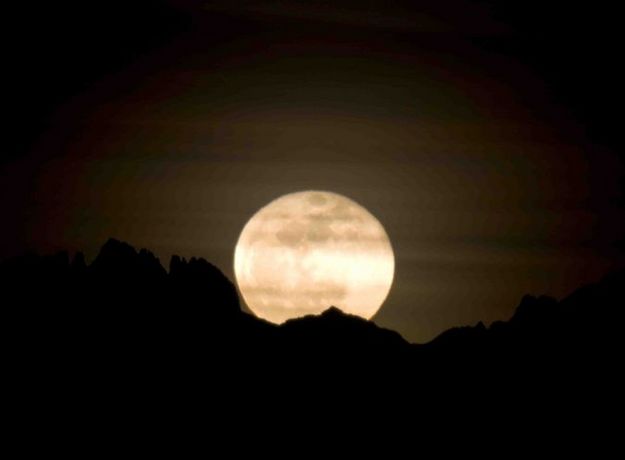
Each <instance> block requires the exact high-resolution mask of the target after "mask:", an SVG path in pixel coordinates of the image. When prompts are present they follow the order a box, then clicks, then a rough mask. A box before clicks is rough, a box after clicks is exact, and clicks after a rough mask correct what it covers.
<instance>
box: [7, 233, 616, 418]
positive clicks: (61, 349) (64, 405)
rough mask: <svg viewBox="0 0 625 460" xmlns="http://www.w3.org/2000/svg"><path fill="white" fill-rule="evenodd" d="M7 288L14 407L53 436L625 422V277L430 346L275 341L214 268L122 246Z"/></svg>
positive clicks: (368, 338)
mask: <svg viewBox="0 0 625 460" xmlns="http://www.w3.org/2000/svg"><path fill="white" fill-rule="evenodd" d="M0 280H2V292H3V294H4V296H3V300H2V312H3V330H4V331H5V332H4V336H5V351H6V353H5V364H4V369H5V373H4V374H5V381H6V382H8V384H9V385H8V386H9V387H10V388H11V390H10V391H9V392H7V393H6V394H8V395H10V398H9V399H10V401H9V402H11V403H17V405H18V407H19V408H20V409H19V410H18V414H19V416H18V417H26V418H27V419H29V417H34V419H35V420H39V419H40V420H41V423H43V424H44V425H46V424H47V425H49V426H56V424H58V423H62V422H61V421H62V420H64V419H65V418H66V417H70V418H72V419H73V420H74V421H84V422H85V423H87V424H88V423H91V422H89V421H90V420H91V421H93V420H94V419H96V420H97V421H98V423H108V422H109V421H111V420H114V423H117V424H124V423H126V422H128V420H129V419H130V420H134V417H140V420H142V422H141V423H140V425H141V426H142V427H143V426H145V423H146V420H148V421H149V420H152V421H154V420H161V417H163V416H165V414H167V415H166V418H167V419H168V420H169V422H171V420H172V417H173V418H176V417H181V418H182V419H183V420H185V421H188V420H190V419H194V417H200V418H202V417H208V416H209V414H212V417H215V416H216V414H221V415H222V416H223V417H226V418H228V417H233V418H237V417H244V415H243V414H246V415H245V417H252V419H250V421H249V423H252V422H251V420H256V422H255V423H261V424H262V422H260V421H259V420H260V419H262V418H263V417H264V416H266V415H267V414H268V413H269V412H272V413H273V412H275V411H280V410H284V411H287V413H290V414H291V416H293V414H294V413H297V414H298V415H299V416H304V417H306V418H309V417H313V415H312V414H316V416H324V417H325V415H324V412H323V411H330V412H331V413H332V414H333V415H332V416H331V418H334V417H336V416H337V414H340V413H343V415H346V414H349V416H350V417H353V418H360V417H363V418H364V419H365V420H366V419H368V418H367V414H368V416H371V414H380V413H386V414H389V413H393V414H397V413H404V416H408V417H417V418H419V417H421V416H424V417H425V415H423V414H425V413H430V414H432V413H437V412H438V413H439V414H440V413H443V414H444V413H447V411H449V410H450V407H453V408H455V409H454V410H455V411H458V408H459V407H465V406H466V405H467V404H469V405H472V406H473V410H475V407H476V406H479V408H480V409H479V410H480V411H483V412H487V413H490V414H491V415H492V414H494V413H496V414H498V415H497V417H500V418H501V420H505V419H508V418H511V417H515V415H513V414H517V413H524V414H525V416H527V415H528V413H532V411H539V412H540V413H541V414H543V413H544V412H545V411H546V412H551V413H552V414H556V415H557V416H558V417H559V418H560V419H561V420H563V419H566V418H567V417H568V416H569V415H571V416H574V415H575V414H577V417H578V418H576V420H577V419H579V414H580V413H582V412H583V413H584V414H588V413H591V414H595V416H596V415H597V414H599V413H601V412H602V411H605V410H614V411H616V410H617V407H620V402H621V398H620V394H621V392H622V389H621V388H620V383H619V382H621V378H620V373H621V367H622V361H623V360H622V353H621V351H620V350H621V347H622V344H621V343H622V341H623V334H622V332H621V324H622V322H621V318H622V309H623V305H625V302H624V295H623V292H624V291H625V289H624V286H625V284H624V283H625V273H624V272H615V273H612V274H611V275H609V276H607V277H606V278H604V279H603V280H601V281H599V282H598V283H596V284H593V285H589V286H585V287H582V288H580V289H579V290H577V291H576V292H574V293H573V294H571V295H570V296H569V297H567V298H565V299H563V300H561V301H557V300H555V299H552V298H549V297H539V298H535V297H531V296H526V297H525V298H523V299H522V301H521V303H520V305H519V306H518V308H517V310H516V313H515V314H514V316H513V317H512V318H511V319H510V320H508V321H502V322H497V323H494V324H492V325H490V326H489V327H485V326H484V325H483V324H481V323H480V324H477V325H475V326H468V327H464V328H456V329H451V330H448V331H446V332H444V333H443V334H441V335H440V336H439V337H437V338H436V339H434V340H433V341H431V342H430V343H427V344H410V343H408V342H406V341H405V340H404V339H403V338H402V337H401V336H400V335H399V334H397V333H396V332H393V331H390V330H386V329H382V328H379V327H377V326H376V325H375V324H374V323H372V322H369V321H365V320H363V319H361V318H358V317H354V316H350V315H346V314H344V313H342V312H341V311H340V310H338V309H335V308H329V309H328V310H327V311H325V312H324V313H323V314H321V315H319V316H315V317H312V316H311V317H305V318H301V319H297V320H291V321H288V322H287V323H285V324H283V325H282V326H275V325H273V324H270V323H267V322H265V321H262V320H259V319H257V318H255V317H253V316H251V315H249V314H247V313H245V312H243V311H242V310H241V308H240V305H239V299H238V296H237V291H236V288H235V287H234V285H233V284H232V282H231V281H230V280H228V279H227V278H226V277H225V276H224V275H223V274H222V273H221V272H220V271H219V270H218V269H217V268H216V267H214V266H213V265H211V264H210V263H208V262H206V261H205V260H202V259H191V260H185V259H181V258H179V257H176V256H174V257H173V258H172V259H171V262H170V265H169V271H167V270H165V269H164V268H163V267H162V266H161V264H160V262H159V260H158V259H157V258H155V257H154V255H153V254H151V253H150V252H149V251H147V250H144V249H142V250H140V251H138V252H137V251H136V250H135V249H134V248H132V247H131V246H129V245H128V244H126V243H123V242H119V241H116V240H113V239H111V240H109V241H108V242H107V243H106V244H105V245H104V246H103V247H102V249H101V251H100V253H99V255H98V256H97V257H96V258H95V260H94V261H93V262H92V263H91V264H90V265H86V264H85V261H84V258H83V257H82V255H81V254H77V255H76V256H75V257H73V258H72V259H71V260H70V258H69V256H68V254H66V253H61V254H57V255H54V256H45V257H40V256H24V257H20V258H17V259H12V260H9V261H6V262H4V263H3V264H2V266H1V268H0ZM33 414H36V415H33ZM133 414H134V415H133ZM172 414H177V415H175V416H174V415H172ZM181 414H184V415H181ZM191 414H194V415H191ZM355 414H361V415H358V416H356V415H355ZM565 414H569V415H565ZM326 415H327V414H326ZM493 416H494V415H493ZM254 417H257V418H256V419H254ZM380 417H382V418H380ZM383 417H384V416H378V417H377V418H376V420H377V421H378V422H380V423H381V424H382V425H384V423H382V422H381V421H382V420H384V418H383ZM541 417H543V415H541ZM541 417H538V419H535V420H534V421H533V422H532V423H541V420H539V419H540V418H541ZM585 417H587V415H584V418H585ZM29 420H30V419H29ZM222 420H225V419H222ZM585 420H587V421H588V420H591V419H589V418H585ZM30 421H32V420H30ZM542 422H544V420H543V421H542ZM81 423H82V422H81ZM137 423H139V422H137ZM79 425H80V423H79Z"/></svg>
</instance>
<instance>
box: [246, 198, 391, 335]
mask: <svg viewBox="0 0 625 460" xmlns="http://www.w3.org/2000/svg"><path fill="white" fill-rule="evenodd" d="M234 272H235V277H236V281H237V284H238V287H239V291H240V292H241V295H242V297H243V299H244V300H245V303H246V304H247V306H248V307H249V308H250V309H251V310H252V312H254V314H256V316H258V317H260V318H264V319H266V320H268V321H271V322H273V323H277V324H280V323H283V322H284V321H286V320H288V319H291V318H297V317H300V316H305V315H310V314H313V315H316V314H319V313H321V312H323V311H324V310H326V309H327V308H329V307H330V306H335V307H337V308H339V309H340V310H342V311H344V312H345V313H349V314H353V315H358V316H361V317H363V318H366V319H370V318H371V317H372V316H373V315H374V314H375V313H376V312H377V311H378V310H379V308H380V306H381V305H382V303H383V302H384V300H385V299H386V297H387V295H388V293H389V291H390V288H391V285H392V283H393V276H394V272H395V257H394V254H393V248H392V247H391V243H390V240H389V238H388V235H387V234H386V231H385V230H384V227H383V226H382V224H381V223H380V222H379V221H378V219H376V218H375V217H374V216H373V215H372V214H371V213H370V212H369V211H367V210H366V209H365V208H364V207H362V206H361V205H359V204H358V203H356V202H355V201H353V200H351V199H349V198H347V197H345V196H343V195H339V194H337V193H332V192H326V191H316V190H312V191H302V192H295V193H289V194H288V195H283V196H281V197H279V198H277V199H275V200H274V201H272V202H270V203H269V204H267V205H266V206H264V207H263V208H261V209H260V210H259V211H258V212H256V214H254V215H253V216H252V217H251V218H250V220H249V221H248V222H247V224H246V225H245V227H244V228H243V230H242V231H241V235H240V236H239V240H238V242H237V245H236V248H235V252H234Z"/></svg>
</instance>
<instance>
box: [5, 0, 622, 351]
mask: <svg viewBox="0 0 625 460" xmlns="http://www.w3.org/2000/svg"><path fill="white" fill-rule="evenodd" d="M59 3H60V5H59ZM63 3H64V2H56V3H55V4H54V5H48V6H43V7H39V6H35V7H33V6H30V7H28V8H27V7H19V6H15V7H9V8H8V9H7V10H6V12H5V17H6V18H7V19H8V20H9V22H10V23H11V25H10V26H9V27H8V29H7V30H5V32H4V33H3V34H4V37H3V44H4V48H5V52H4V53H3V64H4V65H3V67H4V69H5V70H4V73H5V74H6V75H5V76H7V77H8V83H6V84H5V86H4V92H5V93H6V94H5V100H4V111H5V116H8V119H9V121H8V122H5V127H4V130H5V134H4V138H5V140H4V144H5V146H4V148H3V150H4V152H5V153H4V155H3V157H2V162H1V163H0V191H1V194H2V195H1V196H2V199H1V201H0V215H1V216H2V221H3V224H2V226H1V239H0V257H1V258H6V257H9V256H12V255H16V254H20V253H23V252H25V251H36V252H38V253H49V252H53V251H57V250H60V249H68V250H70V251H76V250H82V251H84V252H85V254H86V256H87V259H90V258H93V257H94V256H95V254H96V253H97V250H98V248H99V246H101V245H102V244H103V243H104V242H105V241H106V239H107V238H108V237H115V238H118V239H121V240H124V241H127V242H129V243H131V244H133V245H134V246H136V247H147V248H149V249H151V250H152V251H154V252H155V253H156V254H157V256H159V257H160V258H161V261H162V262H163V263H164V264H165V265H166V264H167V263H168V261H169V258H170V256H171V255H172V254H179V255H182V256H186V257H190V256H201V257H204V258H206V259H207V260H209V261H211V262H212V263H214V264H215V265H217V266H218V267H220V268H221V269H222V270H223V271H224V273H225V274H226V275H227V276H228V277H229V278H230V279H233V280H234V273H233V255H234V247H235V244H236V241H237V238H238V236H239V233H240V232H241V230H242V228H243V226H244V225H245V223H246V222H247V220H248V219H249V218H250V217H251V215H252V214H253V213H254V212H256V211H257V210H258V209H259V208H260V207H261V206H263V205H265V204H267V203H268V202H269V201H271V200H273V199H275V198H277V197H279V196H280V195H282V194H285V193H290V192H295V191H299V190H307V189H319V190H328V191H332V192H336V193H340V194H343V195H345V196H347V197H349V198H351V199H353V200H355V201H357V202H358V203H360V204H361V205H363V206H364V207H365V208H367V209H368V210H369V211H370V212H371V213H372V214H373V215H375V216H376V217H377V218H378V219H379V220H380V222H381V223H382V224H383V225H384V227H385V229H386V231H387V233H388V235H389V237H390V240H391V243H392V245H393V249H394V251H395V256H396V271H395V281H394V284H393V287H392V289H391V292H390V294H389V297H388V298H387V301H386V302H385V304H384V305H383V307H382V308H381V310H380V311H379V312H378V314H377V315H376V316H375V317H374V318H373V320H374V321H375V322H376V323H377V324H378V325H380V326H383V327H388V328H391V329H394V330H397V331H398V332H400V333H401V334H402V335H403V336H404V337H405V338H407V339H408V340H410V341H416V342H423V341H426V340H429V339H431V338H433V337H434V336H435V335H437V334H439V333H440V332H442V331H443V330H445V329H447V328H449V327H452V326H458V325H470V324H475V323H476V322H478V321H484V322H485V323H489V322H492V321H494V320H498V319H507V318H509V317H510V315H511V314H512V312H513V311H514V309H515V307H516V306H517V305H518V303H519V301H520V299H521V297H522V296H523V295H524V294H528V293H529V294H549V295H553V296H556V297H562V296H564V295H566V294H568V293H570V292H571V291H572V290H573V289H575V288H576V287H578V286H579V285H581V284H584V283H587V282H592V281H595V280H597V279H598V278H599V277H601V276H602V275H604V274H605V273H607V272H608V271H610V270H611V269H614V268H616V267H621V266H623V265H624V261H625V258H624V255H623V250H622V248H623V244H622V243H623V235H624V232H625V218H624V214H625V212H624V209H623V177H624V171H625V168H624V162H623V158H622V147H623V142H622V137H621V126H620V125H621V122H622V119H623V117H622V112H621V111H622V107H623V102H624V101H623V88H622V82H623V81H625V80H623V71H622V70H620V69H618V67H619V64H620V63H619V61H620V60H621V58H620V54H621V50H620V43H621V41H622V36H621V35H622V33H621V32H619V30H620V29H621V27H620V24H619V20H618V15H617V14H616V13H615V11H611V10H610V9H608V7H602V6H601V3H600V2H593V3H592V6H588V5H586V6H585V7H582V6H578V7H573V6H571V5H570V4H567V6H566V7H560V6H559V5H557V4H556V3H552V4H551V6H545V5H544V4H543V3H544V2H526V1H523V2H522V1H516V0H512V1H509V2H504V1H501V2H499V1H475V2H473V1H468V0H467V1H458V0H440V1H427V2H414V1H395V2H389V1H349V2H330V1H320V2H297V3H296V2H287V1H268V2H256V1H247V2H243V1H242V2H232V1H228V2H227V1H169V2H167V1H151V2H143V1H137V2H118V1H107V2H97V1H96V2H88V5H85V6H80V7H76V6H74V5H71V6H70V5H69V3H70V2H67V3H68V5H67V6H63ZM235 4H236V5H238V6H234V5H235ZM614 8H615V7H614Z"/></svg>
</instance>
